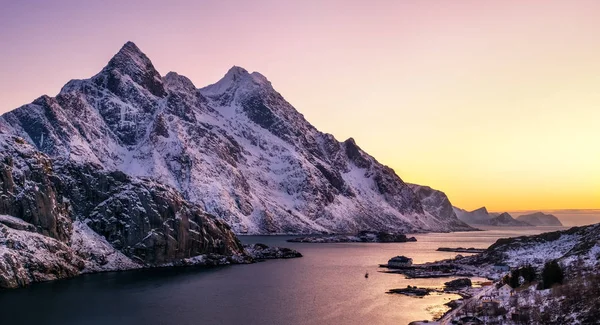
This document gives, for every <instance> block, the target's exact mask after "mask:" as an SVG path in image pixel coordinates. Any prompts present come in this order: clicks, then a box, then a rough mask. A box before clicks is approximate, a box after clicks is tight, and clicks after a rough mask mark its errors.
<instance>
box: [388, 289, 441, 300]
mask: <svg viewBox="0 0 600 325" xmlns="http://www.w3.org/2000/svg"><path fill="white" fill-rule="evenodd" d="M432 292H437V290H436V289H431V288H417V287H411V286H407V287H406V288H400V289H390V290H388V291H387V293H398V294H403V295H405V296H411V297H419V298H423V297H424V296H427V295H429V294H430V293H432Z"/></svg>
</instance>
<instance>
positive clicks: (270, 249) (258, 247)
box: [244, 243, 302, 260]
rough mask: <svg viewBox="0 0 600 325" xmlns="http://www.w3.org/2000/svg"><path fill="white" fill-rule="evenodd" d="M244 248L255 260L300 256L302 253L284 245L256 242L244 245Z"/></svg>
mask: <svg viewBox="0 0 600 325" xmlns="http://www.w3.org/2000/svg"><path fill="white" fill-rule="evenodd" d="M244 248H245V249H246V252H247V254H248V255H249V256H251V257H252V258H254V259H255V260H269V259H281V258H297V257H302V254H300V252H298V251H297V250H294V249H291V248H286V247H274V246H267V245H265V244H260V243H258V244H252V245H246V246H244Z"/></svg>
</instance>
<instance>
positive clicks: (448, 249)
mask: <svg viewBox="0 0 600 325" xmlns="http://www.w3.org/2000/svg"><path fill="white" fill-rule="evenodd" d="M437 251H438V252H453V253H473V254H478V253H483V252H485V249H484V248H473V247H470V248H463V247H456V248H453V247H440V248H438V249H437Z"/></svg>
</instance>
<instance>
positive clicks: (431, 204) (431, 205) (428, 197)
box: [408, 184, 474, 231]
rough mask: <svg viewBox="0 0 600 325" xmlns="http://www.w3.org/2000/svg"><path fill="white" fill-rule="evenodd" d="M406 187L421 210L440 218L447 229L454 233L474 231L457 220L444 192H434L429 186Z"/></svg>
mask: <svg viewBox="0 0 600 325" xmlns="http://www.w3.org/2000/svg"><path fill="white" fill-rule="evenodd" d="M408 185H409V187H410V188H411V189H412V190H413V191H414V192H415V194H416V195H417V198H418V199H419V200H420V201H421V205H422V206H423V209H424V210H425V211H427V212H428V213H429V214H431V215H434V216H440V218H439V219H440V221H441V222H443V223H445V225H446V226H447V227H448V228H452V229H454V230H455V231H470V230H473V229H474V228H473V227H471V226H469V225H468V224H466V223H464V222H463V221H461V220H459V219H458V217H457V216H456V213H455V211H454V208H453V207H452V203H450V200H449V199H448V196H446V194H445V193H444V192H442V191H438V190H434V189H432V188H431V187H429V186H422V185H416V184H408Z"/></svg>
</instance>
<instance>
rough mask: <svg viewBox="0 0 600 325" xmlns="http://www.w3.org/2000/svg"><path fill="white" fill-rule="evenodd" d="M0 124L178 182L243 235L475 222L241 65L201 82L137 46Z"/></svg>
mask: <svg viewBox="0 0 600 325" xmlns="http://www.w3.org/2000/svg"><path fill="white" fill-rule="evenodd" d="M0 128H1V129H4V131H5V132H7V133H11V134H15V135H19V136H21V137H23V138H25V139H26V140H27V141H28V142H29V143H31V144H33V145H35V146H36V147H37V148H38V149H39V150H40V151H42V152H44V153H46V154H48V155H50V156H51V157H53V158H54V159H57V160H59V161H60V160H64V161H69V162H71V163H75V164H95V165H98V166H101V167H102V168H104V169H106V170H109V171H115V170H118V171H122V172H124V173H125V174H127V175H129V176H132V177H145V178H150V179H152V180H153V181H154V182H156V183H161V184H165V185H167V186H170V187H172V188H175V189H176V190H177V191H179V192H180V193H182V195H183V197H184V198H185V199H186V200H188V201H190V202H192V203H194V204H198V205H200V207H202V208H203V209H204V210H205V211H206V212H208V213H211V214H214V215H216V216H218V217H220V218H221V219H223V220H225V221H226V222H227V223H228V224H229V225H231V227H232V228H233V230H234V231H235V232H237V233H256V234H259V233H260V234H262V233H312V232H320V231H324V232H325V231H326V232H345V233H348V232H355V231H358V230H366V229H372V230H392V231H452V230H464V229H466V228H468V226H466V225H464V224H463V223H462V222H460V221H459V220H458V219H456V217H455V215H454V214H452V213H447V212H448V211H445V210H447V209H438V208H436V207H432V205H431V202H434V201H435V200H434V201H431V200H428V202H430V203H425V204H423V202H422V200H421V199H422V198H420V197H419V196H418V195H416V194H415V193H414V192H413V190H411V188H409V187H408V186H407V185H406V184H405V183H404V182H403V181H402V180H401V179H400V178H399V177H398V176H397V175H396V174H395V173H394V171H393V170H392V169H391V168H388V167H386V166H383V165H381V164H380V163H378V162H377V161H376V160H375V159H374V158H373V157H371V156H369V155H368V154H367V153H365V152H364V151H363V150H361V149H360V148H359V147H358V146H357V145H356V143H355V141H354V140H353V139H348V140H346V141H344V142H339V141H337V140H336V139H335V138H334V137H333V136H332V135H330V134H326V133H322V132H320V131H318V130H316V129H315V128H314V127H313V126H312V125H311V124H310V123H308V122H307V121H306V119H304V117H303V116H302V114H300V113H299V112H298V111H296V110H295V109H294V108H293V107H292V106H291V105H290V104H289V103H288V102H287V101H285V99H284V98H283V97H282V96H281V95H280V94H279V93H278V92H277V91H275V90H274V89H273V87H272V85H271V83H270V82H269V81H268V80H267V79H266V78H265V77H264V76H263V75H261V74H259V73H256V72H254V73H248V72H247V71H246V70H244V69H243V68H240V67H233V68H231V69H230V70H229V71H228V72H227V74H226V75H225V76H224V77H223V78H222V79H221V80H219V81H218V82H216V83H215V84H213V85H210V86H207V87H204V88H202V89H197V87H196V86H195V85H194V84H193V83H192V82H191V81H190V80H189V79H188V78H186V77H183V76H181V75H178V74H177V73H174V72H170V73H168V74H167V75H165V76H164V77H161V76H160V74H159V73H158V72H157V71H156V69H155V68H154V66H153V65H152V63H151V62H150V60H149V59H148V58H147V57H146V55H144V54H143V53H142V52H141V51H140V50H139V49H138V48H137V46H135V44H133V43H131V42H128V43H127V44H125V45H124V46H123V48H122V49H121V50H120V51H119V52H118V53H117V54H116V55H115V56H114V57H113V58H112V59H111V60H110V62H109V63H108V65H107V66H106V67H105V68H104V69H103V70H102V71H101V72H100V73H98V74H97V75H95V76H93V77H92V78H90V79H86V80H72V81H70V82H68V83H67V84H66V85H65V86H64V87H63V89H62V90H61V92H60V93H59V94H58V95H57V96H56V97H53V98H52V97H48V96H42V97H40V98H38V99H36V100H35V101H34V102H33V103H31V104H28V105H25V106H22V107H20V108H18V109H16V110H14V111H12V112H9V113H6V114H4V115H3V116H2V118H0ZM426 197H427V196H426ZM425 206H426V207H425Z"/></svg>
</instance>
